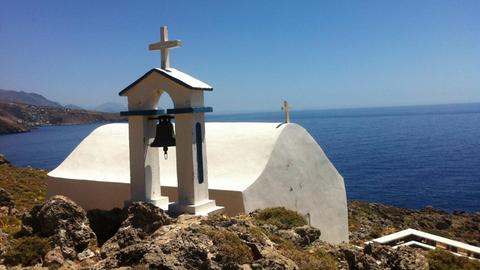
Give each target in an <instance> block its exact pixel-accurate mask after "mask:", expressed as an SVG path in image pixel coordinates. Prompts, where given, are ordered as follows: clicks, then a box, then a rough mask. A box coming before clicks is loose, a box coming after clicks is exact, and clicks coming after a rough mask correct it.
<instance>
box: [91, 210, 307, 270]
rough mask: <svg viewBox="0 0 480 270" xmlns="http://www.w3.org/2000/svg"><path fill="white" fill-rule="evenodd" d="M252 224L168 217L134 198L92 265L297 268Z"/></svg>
mask: <svg viewBox="0 0 480 270" xmlns="http://www.w3.org/2000/svg"><path fill="white" fill-rule="evenodd" d="M152 220H154V222H151V221H152ZM148 224H156V225H154V226H153V227H152V226H149V225H148ZM146 225H148V226H146ZM155 228H156V229H155ZM254 228H258V227H257V226H255V225H254V224H253V223H252V222H251V220H249V219H235V218H227V217H213V218H212V217H193V216H188V215H182V216H180V217H178V218H177V219H176V220H172V219H170V218H168V216H166V215H165V214H164V213H163V211H161V210H160V209H158V208H156V207H154V206H151V205H149V204H145V203H139V204H136V205H135V204H134V205H132V206H131V208H130V209H129V217H128V218H127V219H126V220H125V221H124V222H123V223H122V226H121V227H120V229H119V231H118V232H117V234H115V236H114V237H113V238H112V239H110V240H108V241H107V242H106V243H105V245H104V246H103V247H102V256H103V257H104V259H103V260H102V261H100V262H98V263H97V264H96V265H95V267H94V268H95V269H104V268H118V267H122V266H135V265H142V266H144V267H145V268H149V269H248V267H250V268H251V269H298V267H297V265H296V264H295V263H294V262H293V261H291V260H290V259H288V258H286V257H284V256H283V255H281V254H279V253H278V252H277V250H276V249H275V244H274V243H273V242H271V241H270V240H269V239H268V237H266V236H265V235H264V234H263V233H262V232H257V233H254V232H253V230H254ZM247 265H249V266H247ZM244 267H247V268H244Z"/></svg>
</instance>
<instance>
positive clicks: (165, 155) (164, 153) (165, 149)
mask: <svg viewBox="0 0 480 270" xmlns="http://www.w3.org/2000/svg"><path fill="white" fill-rule="evenodd" d="M167 151H168V147H166V146H164V147H163V158H164V159H165V160H167V159H168V153H167Z"/></svg>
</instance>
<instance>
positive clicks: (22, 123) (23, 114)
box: [0, 102, 126, 134]
mask: <svg viewBox="0 0 480 270" xmlns="http://www.w3.org/2000/svg"><path fill="white" fill-rule="evenodd" d="M121 121H126V119H125V118H123V117H120V116H119V115H118V114H117V113H102V112H92V111H85V110H76V109H68V108H63V107H43V106H35V105H28V104H19V103H2V102H0V134H8V133H17V132H26V131H29V130H31V129H32V128H35V127H38V126H46V125H73V124H91V123H97V122H121Z"/></svg>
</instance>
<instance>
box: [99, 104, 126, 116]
mask: <svg viewBox="0 0 480 270" xmlns="http://www.w3.org/2000/svg"><path fill="white" fill-rule="evenodd" d="M92 110H94V111H97V112H115V113H117V112H120V111H126V110H127V106H126V105H123V104H120V103H116V102H106V103H103V104H100V105H98V106H96V107H93V108H92Z"/></svg>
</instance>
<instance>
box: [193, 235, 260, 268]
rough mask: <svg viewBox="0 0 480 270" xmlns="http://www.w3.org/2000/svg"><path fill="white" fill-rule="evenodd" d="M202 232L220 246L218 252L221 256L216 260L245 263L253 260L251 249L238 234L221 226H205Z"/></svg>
mask: <svg viewBox="0 0 480 270" xmlns="http://www.w3.org/2000/svg"><path fill="white" fill-rule="evenodd" d="M201 232H203V233H204V234H206V235H207V236H208V237H210V239H211V240H212V242H213V244H214V245H215V246H216V247H217V248H218V254H219V255H221V257H218V258H216V260H217V261H219V262H220V263H228V262H236V263H238V264H245V263H251V262H252V261H253V254H252V251H251V249H250V248H249V247H248V246H247V245H246V244H245V243H243V242H242V240H240V238H239V237H238V236H237V235H236V234H234V233H232V232H229V231H227V230H225V229H220V228H219V229H210V228H204V229H203V230H201Z"/></svg>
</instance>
